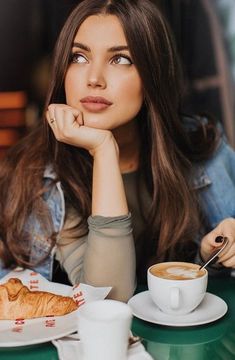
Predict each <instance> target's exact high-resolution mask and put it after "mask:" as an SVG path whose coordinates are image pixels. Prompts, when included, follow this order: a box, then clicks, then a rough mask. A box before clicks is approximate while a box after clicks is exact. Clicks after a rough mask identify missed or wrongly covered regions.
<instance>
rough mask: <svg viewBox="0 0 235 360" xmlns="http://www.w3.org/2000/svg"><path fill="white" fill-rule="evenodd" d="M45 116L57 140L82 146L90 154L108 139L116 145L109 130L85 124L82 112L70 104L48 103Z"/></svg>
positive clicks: (94, 152)
mask: <svg viewBox="0 0 235 360" xmlns="http://www.w3.org/2000/svg"><path fill="white" fill-rule="evenodd" d="M46 118H47V121H48V124H49V125H50V127H51V129H52V131H53V133H54V135H55V137H56V139H57V140H58V141H60V142H63V143H66V144H70V145H73V146H77V147H81V148H84V149H86V150H88V151H89V152H90V154H91V155H92V156H95V154H96V153H97V152H98V151H99V150H100V149H101V148H102V147H103V145H106V143H108V142H110V141H111V142H112V143H113V144H115V147H117V145H116V142H115V140H114V137H113V136H112V133H111V132H110V131H108V130H100V129H95V128H90V127H87V126H85V125H84V121H83V114H82V112H81V111H79V110H78V109H75V108H73V107H71V106H68V105H65V104H50V105H49V107H48V111H47V112H46Z"/></svg>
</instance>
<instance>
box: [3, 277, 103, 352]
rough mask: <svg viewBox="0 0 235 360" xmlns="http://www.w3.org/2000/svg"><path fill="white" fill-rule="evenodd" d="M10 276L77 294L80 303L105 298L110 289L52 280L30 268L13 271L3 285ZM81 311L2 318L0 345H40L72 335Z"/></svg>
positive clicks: (57, 291)
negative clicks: (19, 318) (44, 315)
mask: <svg viewBox="0 0 235 360" xmlns="http://www.w3.org/2000/svg"><path fill="white" fill-rule="evenodd" d="M10 277H17V278H19V279H21V281H22V282H23V284H25V285H26V286H28V287H29V288H30V289H32V290H42V291H49V292H53V293H55V294H58V295H63V296H74V297H76V300H77V302H78V304H79V305H82V304H83V303H84V302H85V301H86V302H88V301H92V300H98V299H104V298H105V297H106V296H107V294H108V293H109V291H110V288H102V287H100V288H95V287H93V286H89V285H86V284H82V283H80V284H78V285H77V286H76V287H72V286H68V285H63V284H58V283H54V282H50V281H48V280H46V279H45V278H44V277H42V276H41V275H40V274H38V273H34V272H32V271H30V270H24V271H20V272H19V271H12V272H10V273H9V274H8V275H6V276H5V277H4V278H2V279H0V284H1V283H4V282H6V281H7V280H8V279H9V278H10ZM78 311H79V310H76V311H73V312H72V313H70V314H67V315H64V316H53V317H52V316H51V317H41V318H37V319H23V320H0V347H13V346H25V345H34V344H40V343H44V342H47V341H51V340H54V339H58V338H61V337H63V336H66V335H69V334H71V333H73V332H75V331H76V330H77V326H78V321H77V315H78Z"/></svg>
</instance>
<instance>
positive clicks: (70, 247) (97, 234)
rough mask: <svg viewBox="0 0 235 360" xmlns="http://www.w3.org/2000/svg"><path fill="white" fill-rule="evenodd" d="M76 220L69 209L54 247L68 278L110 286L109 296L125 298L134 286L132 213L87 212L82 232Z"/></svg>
mask: <svg viewBox="0 0 235 360" xmlns="http://www.w3.org/2000/svg"><path fill="white" fill-rule="evenodd" d="M77 224H78V217H77V216H76V213H75V211H74V210H71V209H70V211H69V216H67V217H66V221H65V225H64V228H63V230H62V231H61V233H60V235H59V237H58V246H57V250H56V259H57V260H58V261H59V262H60V264H61V266H62V267H63V268H64V270H65V271H66V272H67V274H68V277H69V279H70V281H71V282H72V283H73V284H75V283H78V282H84V283H86V284H90V285H93V286H112V291H111V292H110V295H109V297H110V298H113V299H117V300H122V301H127V300H128V299H129V298H130V297H131V296H132V294H133V292H134V289H135V249H134V241H133V235H132V224H131V215H130V214H129V215H123V216H117V217H103V216H94V217H92V216H90V217H89V218H88V233H87V235H82V231H81V229H79V227H78V226H76V225H77ZM83 233H84V231H83Z"/></svg>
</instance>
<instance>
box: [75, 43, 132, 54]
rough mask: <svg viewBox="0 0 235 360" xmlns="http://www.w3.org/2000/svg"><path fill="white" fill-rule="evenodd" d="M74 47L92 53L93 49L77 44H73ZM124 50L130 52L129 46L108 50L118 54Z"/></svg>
mask: <svg viewBox="0 0 235 360" xmlns="http://www.w3.org/2000/svg"><path fill="white" fill-rule="evenodd" d="M73 47H77V48H79V49H82V50H85V51H88V52H91V49H90V48H89V47H88V46H86V45H84V44H82V43H78V42H75V43H73ZM123 50H128V51H129V48H128V46H127V45H119V46H112V47H111V48H109V49H108V52H116V51H123Z"/></svg>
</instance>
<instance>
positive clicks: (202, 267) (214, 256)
mask: <svg viewBox="0 0 235 360" xmlns="http://www.w3.org/2000/svg"><path fill="white" fill-rule="evenodd" d="M227 244H228V238H227V237H224V241H223V245H222V246H221V248H219V250H216V251H215V252H214V253H213V254H212V255H211V256H210V257H209V259H208V260H207V261H206V262H205V264H203V265H202V266H200V268H199V270H201V269H204V268H205V267H206V266H207V265H208V264H209V263H210V262H211V261H212V260H214V259H215V258H216V257H217V256H218V255H219V254H220V253H221V252H222V251H223V250H224V248H225V246H226V245H227Z"/></svg>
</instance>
